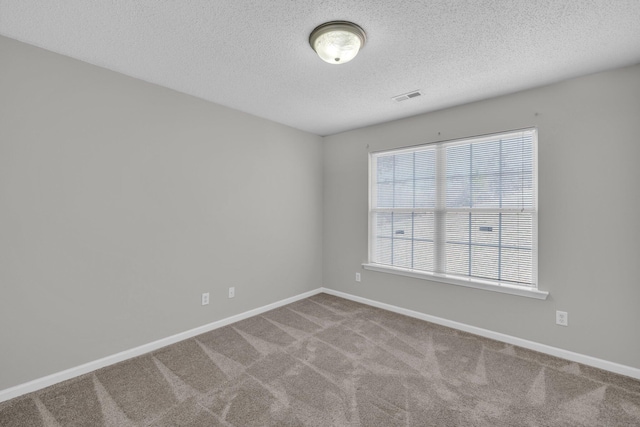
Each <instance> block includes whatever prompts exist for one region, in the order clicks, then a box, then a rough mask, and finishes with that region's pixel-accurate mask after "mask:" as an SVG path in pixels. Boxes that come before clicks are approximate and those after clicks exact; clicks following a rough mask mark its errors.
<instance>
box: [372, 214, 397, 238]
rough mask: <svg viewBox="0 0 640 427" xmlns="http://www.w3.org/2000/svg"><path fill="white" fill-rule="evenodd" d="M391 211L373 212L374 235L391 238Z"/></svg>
mask: <svg viewBox="0 0 640 427" xmlns="http://www.w3.org/2000/svg"><path fill="white" fill-rule="evenodd" d="M392 215H393V214H392V213H391V212H377V213H375V214H374V224H375V226H376V235H377V236H383V237H388V238H391V230H392V227H393V217H392Z"/></svg>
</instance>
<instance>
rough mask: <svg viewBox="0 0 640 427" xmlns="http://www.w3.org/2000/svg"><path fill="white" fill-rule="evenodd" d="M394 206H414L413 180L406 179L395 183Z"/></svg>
mask: <svg viewBox="0 0 640 427" xmlns="http://www.w3.org/2000/svg"><path fill="white" fill-rule="evenodd" d="M393 196H394V203H393V207H394V208H412V207H413V181H410V180H404V181H396V182H395V183H394V193H393Z"/></svg>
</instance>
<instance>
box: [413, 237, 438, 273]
mask: <svg viewBox="0 0 640 427" xmlns="http://www.w3.org/2000/svg"><path fill="white" fill-rule="evenodd" d="M434 256H435V251H434V243H433V242H423V241H420V240H416V241H414V242H413V268H414V269H416V270H424V271H433V268H434Z"/></svg>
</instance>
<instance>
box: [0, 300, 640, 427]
mask: <svg viewBox="0 0 640 427" xmlns="http://www.w3.org/2000/svg"><path fill="white" fill-rule="evenodd" d="M0 426H3V427H9V426H11V427H13V426H28V427H37V426H118V427H119V426H157V427H159V426H194V427H195V426H238V427H247V426H384V427H392V426H438V427H444V426H492V427H493V426H510V427H511V426H640V381H638V380H634V379H631V378H627V377H623V376H619V375H615V374H612V373H608V372H605V371H601V370H598V369H595V368H591V367H588V366H584V365H579V364H576V363H572V362H569V361H566V360H562V359H558V358H554V357H551V356H547V355H544V354H540V353H536V352H533V351H529V350H525V349H522V348H519V347H514V346H511V345H508V344H504V343H500V342H497V341H492V340H489V339H485V338H481V337H478V336H475V335H471V334H468V333H464V332H460V331H456V330H453V329H449V328H445V327H442V326H438V325H434V324H431V323H427V322H423V321H420V320H416V319H413V318H409V317H405V316H402V315H399V314H395V313H391V312H388V311H384V310H380V309H377V308H372V307H369V306H366V305H362V304H358V303H354V302H351V301H348V300H344V299H341V298H337V297H333V296H330V295H327V294H320V295H316V296H313V297H310V298H307V299H305V300H301V301H298V302H296V303H293V304H290V305H287V306H285V307H281V308H278V309H276V310H273V311H269V312H267V313H264V314H262V315H260V316H255V317H252V318H249V319H246V320H243V321H240V322H237V323H234V324H232V325H229V326H226V327H224V328H220V329H217V330H214V331H212V332H209V333H206V334H203V335H200V336H197V337H195V338H193V339H189V340H186V341H182V342H180V343H177V344H174V345H171V346H168V347H165V348H162V349H160V350H158V351H155V352H153V353H150V354H147V355H144V356H141V357H137V358H135V359H131V360H128V361H125V362H122V363H119V364H117V365H113V366H110V367H107V368H104V369H101V370H98V371H95V372H93V373H90V374H87V375H84V376H81V377H78V378H75V379H73V380H69V381H67V382H64V383H60V384H57V385H54V386H52V387H49V388H46V389H43V390H40V391H38V392H35V393H32V394H29V395H26V396H22V397H19V398H17V399H14V400H11V401H8V402H5V403H3V404H0Z"/></svg>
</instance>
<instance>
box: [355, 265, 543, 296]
mask: <svg viewBox="0 0 640 427" xmlns="http://www.w3.org/2000/svg"><path fill="white" fill-rule="evenodd" d="M362 267H363V268H364V269H365V270H371V271H379V272H381V273H389V274H398V275H400V276H408V277H413V278H416V279H423V280H432V281H434V282H442V283H448V284H450V285H457V286H466V287H468V288H475V289H484V290H485V291H492V292H501V293H504V294H511V295H518V296H521V297H528V298H536V299H542V300H544V299H547V297H548V296H549V292H545V291H540V290H538V289H532V288H529V287H527V286H517V285H511V284H506V283H498V282H490V281H482V280H478V279H475V278H474V279H473V280H471V279H467V278H462V277H458V276H451V275H447V274H436V273H427V272H424V271H418V270H411V269H409V268H400V267H391V266H388V265H382V264H362Z"/></svg>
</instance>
